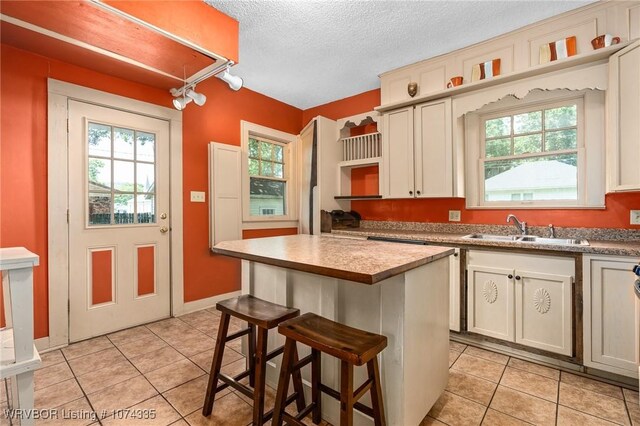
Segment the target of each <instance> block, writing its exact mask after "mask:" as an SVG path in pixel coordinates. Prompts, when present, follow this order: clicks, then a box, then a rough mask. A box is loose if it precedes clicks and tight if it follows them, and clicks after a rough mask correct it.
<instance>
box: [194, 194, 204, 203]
mask: <svg viewBox="0 0 640 426" xmlns="http://www.w3.org/2000/svg"><path fill="white" fill-rule="evenodd" d="M191 202H192V203H204V191H191Z"/></svg>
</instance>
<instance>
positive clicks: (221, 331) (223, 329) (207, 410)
mask: <svg viewBox="0 0 640 426" xmlns="http://www.w3.org/2000/svg"><path fill="white" fill-rule="evenodd" d="M229 319H230V317H229V314H225V313H224V312H223V313H222V314H221V315H220V326H219V327H218V339H217V340H216V349H215V351H214V353H213V360H212V361H211V371H209V384H208V385H207V393H206V396H205V398H204V406H203V407H202V415H203V416H205V417H207V416H209V415H211V411H212V410H213V401H214V400H215V398H216V388H217V387H218V375H219V374H220V368H221V367H222V356H223V355H224V345H225V343H226V342H225V340H226V338H227V332H228V331H229Z"/></svg>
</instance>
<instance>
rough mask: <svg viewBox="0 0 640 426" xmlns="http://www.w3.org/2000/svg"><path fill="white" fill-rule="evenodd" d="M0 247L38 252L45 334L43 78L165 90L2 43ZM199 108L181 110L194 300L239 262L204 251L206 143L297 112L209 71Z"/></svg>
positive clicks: (150, 96)
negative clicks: (197, 199)
mask: <svg viewBox="0 0 640 426" xmlns="http://www.w3.org/2000/svg"><path fill="white" fill-rule="evenodd" d="M0 49H1V51H0V53H1V61H0V65H1V68H0V71H1V74H2V80H1V83H0V84H1V86H0V88H1V90H0V93H1V94H2V97H1V99H0V115H1V129H0V246H1V247H10V246H24V247H26V248H27V249H29V250H31V251H33V252H34V253H37V254H38V255H39V256H40V266H38V267H37V268H36V269H35V271H34V306H35V308H34V310H35V313H34V316H35V337H36V338H40V337H44V336H47V335H48V330H49V324H48V283H47V273H48V266H47V78H49V77H50V78H55V79H58V80H62V81H67V82H70V83H74V84H78V85H81V86H85V87H90V88H94V89H98V90H102V91H105V92H110V93H114V94H118V95H122V96H127V97H129V98H133V99H138V100H141V101H145V102H150V103H154V104H158V105H163V106H167V107H171V99H172V97H171V96H170V95H169V93H168V92H166V91H165V90H160V89H156V88H153V87H150V86H146V85H143V84H138V83H134V82H131V81H127V80H123V79H119V78H115V77H112V76H109V75H105V74H101V73H98V72H95V71H92V70H88V69H85V68H81V67H77V66H73V65H69V64H66V63H63V62H59V61H56V60H52V59H50V58H46V57H43V56H38V55H34V54H31V53H29V52H26V51H23V50H19V49H15V48H13V47H11V46H8V45H5V44H2V45H0ZM198 91H200V92H203V93H205V94H206V95H207V97H208V102H207V104H205V106H204V107H196V106H195V105H193V104H191V105H189V106H188V107H187V108H186V109H185V111H184V114H183V157H184V163H183V165H184V166H183V179H184V200H185V201H184V270H185V273H184V277H185V284H184V294H185V296H184V299H185V301H192V300H197V299H200V298H203V297H209V296H213V295H216V294H221V293H226V292H229V291H232V290H237V289H238V288H239V285H240V284H239V282H240V281H239V266H238V262H237V261H235V260H232V259H224V258H221V257H215V256H212V255H210V254H209V249H208V229H209V225H208V213H207V204H206V203H191V202H189V201H188V200H189V191H191V190H197V191H206V190H207V187H208V184H207V167H208V166H207V144H208V143H209V142H210V141H217V142H223V143H230V144H234V145H239V144H240V120H241V119H244V120H249V121H252V122H254V123H258V124H261V125H265V126H269V127H273V128H276V129H278V130H282V131H285V132H290V133H294V134H295V133H298V132H299V130H300V128H301V125H300V123H301V121H302V111H301V110H299V109H297V108H294V107H291V106H288V105H286V104H283V103H281V102H278V101H275V100H273V99H271V98H268V97H266V96H263V95H260V94H258V93H255V92H252V91H251V90H248V89H242V90H241V91H239V92H232V91H230V90H229V88H228V86H226V85H225V84H224V83H222V82H221V81H219V80H218V79H216V78H214V79H211V80H208V81H207V82H205V83H201V84H200V85H198Z"/></svg>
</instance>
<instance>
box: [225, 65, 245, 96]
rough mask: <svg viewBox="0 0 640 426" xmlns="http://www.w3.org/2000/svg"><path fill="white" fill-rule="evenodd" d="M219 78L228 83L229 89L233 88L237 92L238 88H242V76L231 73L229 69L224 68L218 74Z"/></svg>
mask: <svg viewBox="0 0 640 426" xmlns="http://www.w3.org/2000/svg"><path fill="white" fill-rule="evenodd" d="M220 78H221V79H222V81H224V82H225V83H227V84H228V85H229V88H230V89H231V90H235V91H236V92H237V91H238V90H240V88H242V84H243V81H242V78H240V77H238V76H236V75H231V74H230V73H229V69H226V70H224V72H223V73H222V74H221V75H220Z"/></svg>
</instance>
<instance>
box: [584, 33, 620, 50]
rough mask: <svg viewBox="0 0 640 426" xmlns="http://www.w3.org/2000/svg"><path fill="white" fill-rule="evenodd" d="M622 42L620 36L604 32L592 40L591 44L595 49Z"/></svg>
mask: <svg viewBox="0 0 640 426" xmlns="http://www.w3.org/2000/svg"><path fill="white" fill-rule="evenodd" d="M618 43H620V37H614V36H612V35H611V34H602V35H599V36H598V37H596V38H594V39H593V40H591V46H593V49H594V50H597V49H602V48H603V47H608V46H611V45H614V44H618Z"/></svg>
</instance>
